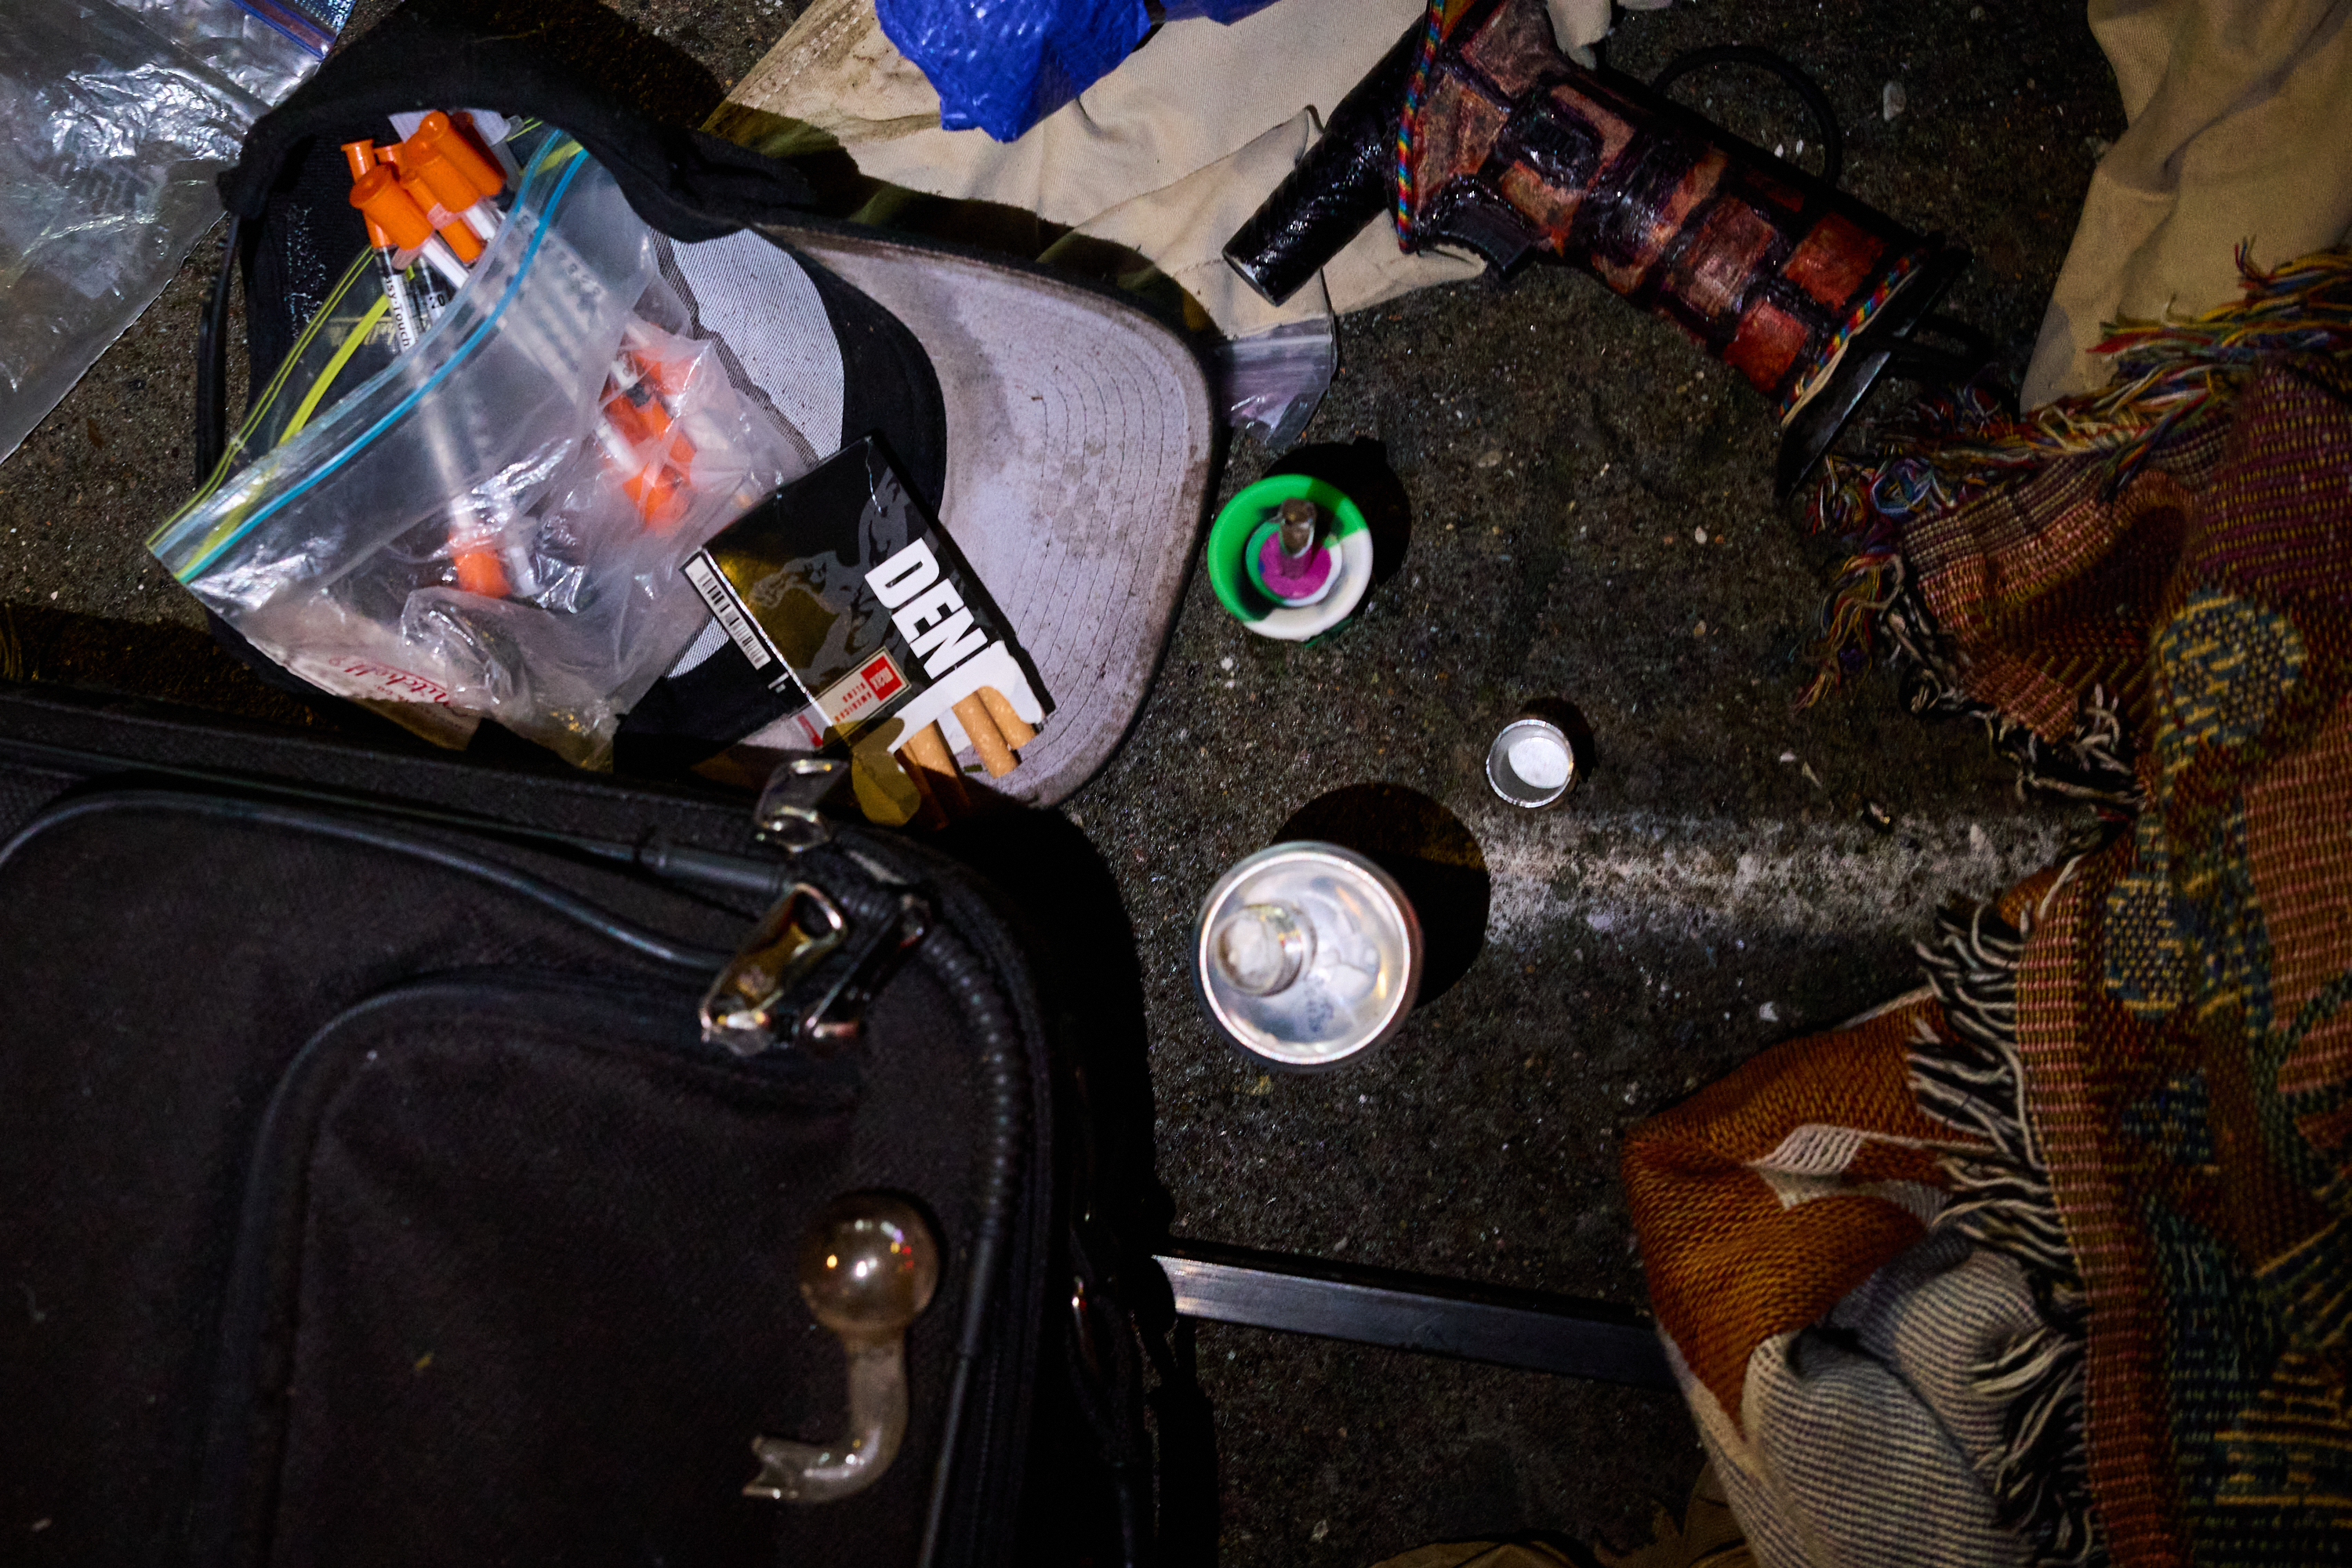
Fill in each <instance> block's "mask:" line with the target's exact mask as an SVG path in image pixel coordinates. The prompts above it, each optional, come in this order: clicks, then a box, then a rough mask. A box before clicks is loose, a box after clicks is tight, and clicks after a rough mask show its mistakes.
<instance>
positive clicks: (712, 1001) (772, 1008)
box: [701, 882, 849, 1057]
mask: <svg viewBox="0 0 2352 1568" xmlns="http://www.w3.org/2000/svg"><path fill="white" fill-rule="evenodd" d="M848 931H849V921H847V920H846V919H845V918H844V917H843V915H842V912H841V909H840V907H839V906H838V905H836V904H835V902H834V901H833V900H831V899H829V898H826V897H825V896H824V891H823V890H822V889H817V888H814V887H812V886H810V885H809V884H808V883H806V882H799V883H795V884H794V885H793V889H792V891H791V892H789V893H786V894H785V895H784V896H783V897H782V898H781V899H779V900H776V904H775V907H774V908H772V909H771V910H769V911H768V912H767V913H766V914H765V915H764V916H762V917H761V921H760V923H759V926H758V927H757V928H756V929H755V930H754V931H752V932H751V941H749V942H746V943H744V944H743V950H742V951H741V952H738V953H737V954H736V955H735V956H734V957H733V958H732V959H730V961H729V962H728V964H727V967H726V968H724V969H722V970H720V971H719V978H718V979H716V980H714V981H712V982H711V983H710V989H709V991H707V992H705V993H704V994H703V997H702V1008H701V1018H702V1037H703V1039H704V1040H705V1041H707V1042H709V1044H711V1045H718V1046H725V1047H727V1048H728V1049H729V1050H730V1051H733V1052H734V1053H735V1054H736V1055H737V1056H739V1057H752V1056H757V1055H759V1054H760V1053H761V1051H764V1050H767V1049H769V1048H771V1047H773V1046H775V1045H776V1044H777V1043H778V1041H779V1038H780V1037H790V1036H791V1035H793V1034H797V1033H798V1032H799V1031H798V1025H799V1020H797V1019H780V1018H779V1017H778V1016H777V1015H778V1009H779V1007H780V1006H781V1005H782V1002H783V999H784V997H785V995H786V994H787V993H789V992H791V991H792V990H793V987H794V986H796V985H797V984H799V983H800V982H801V981H803V980H804V979H806V978H807V977H808V975H809V974H810V973H812V972H814V970H815V968H816V966H817V965H818V964H820V963H824V961H825V959H826V958H827V957H829V956H830V955H831V954H832V952H833V951H834V949H835V948H837V947H839V946H840V945H841V942H842V938H843V937H845V935H847V934H848ZM780 1024H782V1025H784V1026H786V1027H784V1028H782V1029H780V1028H779V1025H780Z"/></svg>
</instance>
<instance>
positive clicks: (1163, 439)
mask: <svg viewBox="0 0 2352 1568" xmlns="http://www.w3.org/2000/svg"><path fill="white" fill-rule="evenodd" d="M436 106H438V107H449V106H465V107H469V108H470V107H474V106H481V107H484V108H488V109H490V110H496V111H498V112H499V113H500V114H504V115H508V116H517V115H522V116H530V117H534V118H537V119H541V120H543V121H546V122H548V123H551V124H555V125H559V126H561V127H562V129H563V130H564V131H565V132H568V133H570V134H571V135H572V136H573V137H575V138H577V139H578V140H579V141H580V142H581V143H582V144H583V147H585V148H586V150H587V151H588V153H590V155H591V156H593V157H595V158H597V159H598V160H599V161H600V162H601V163H604V166H605V167H606V168H607V169H608V170H609V171H610V172H611V173H612V174H613V175H614V179H615V181H616V183H617V184H619V185H620V187H621V190H622V192H623V194H624V195H625V196H626V197H627V198H628V200H629V203H630V205H631V206H632V207H633V208H634V209H635V211H636V213H637V215H638V216H640V217H643V218H644V219H645V220H646V222H647V223H648V224H649V225H650V226H652V227H653V228H655V229H656V231H658V232H659V233H660V234H661V235H663V236H664V237H666V242H665V244H664V247H663V252H664V254H663V261H662V270H663V273H664V276H665V277H666V279H667V280H668V281H669V282H670V284H671V285H672V287H673V288H674V289H676V290H677V293H678V295H679V296H680V298H681V299H682V300H685V301H686V303H687V305H688V309H689V310H690V311H691V312H692V315H693V317H694V322H695V326H696V328H697V329H698V333H699V334H700V335H705V336H708V337H709V338H711V339H713V340H714V341H716V342H719V344H720V345H721V351H722V358H723V360H724V362H725V363H727V366H728V369H729V372H730V377H732V378H733V379H734V380H735V381H736V383H737V384H738V386H739V387H740V388H742V389H745V390H746V391H748V392H750V393H751V394H753V395H755V396H756V397H757V398H758V399H760V400H762V401H764V402H765V403H766V404H767V405H768V406H769V407H770V408H771V409H772V411H773V412H774V413H775V414H776V415H777V416H779V417H780V418H781V419H782V421H783V422H784V423H786V424H788V425H790V426H792V427H793V429H794V430H796V431H798V432H799V434H800V435H801V436H802V437H803V438H804V439H805V440H807V442H808V443H809V444H810V446H811V447H813V448H814V450H816V451H817V452H818V453H819V454H823V453H825V452H829V451H832V450H834V449H836V448H837V447H841V446H843V445H845V444H846V443H848V442H851V441H855V440H857V439H859V438H860V437H864V436H866V435H868V434H875V433H879V434H880V435H881V436H883V437H884V438H885V441H886V443H887V445H888V447H890V448H891V450H892V451H893V452H894V454H895V455H896V456H897V458H898V461H899V464H900V466H901V468H902V469H903V470H904V473H905V477H906V479H907V480H908V484H909V486H910V488H911V489H914V490H915V491H916V493H917V494H918V495H919V496H920V497H921V499H923V500H925V501H927V502H928V503H929V504H930V505H931V507H932V508H933V509H934V510H936V512H937V513H938V515H939V517H940V521H941V523H942V524H943V525H944V526H945V528H946V529H947V531H949V533H950V535H952V536H953V538H954V539H955V541H956V543H957V544H958V546H959V547H960V548H961V551H962V552H963V553H964V555H965V557H966V559H967V560H968V561H969V562H970V563H971V566H972V568H973V570H974V571H975V572H976V573H977V574H978V575H979V577H980V578H981V580H982V583H983V584H986V585H987V587H988V590H989V592H990V594H991V595H992V597H993V598H994V599H995V601H996V602H997V605H999V607H1000V608H1001V609H1002V610H1003V612H1004V614H1005V615H1006V616H1007V618H1008V619H1009V620H1010V621H1011V623H1012V625H1013V630H1014V632H1015V635H1016V636H1017V637H1019V639H1020V641H1021V644H1022V646H1023V647H1024V651H1025V652H1026V654H1027V655H1028V658H1029V661H1030V664H1031V666H1032V667H1033V669H1034V673H1035V675H1036V677H1037V678H1038V679H1039V681H1040V683H1041V684H1042V685H1043V686H1044V688H1045V697H1046V699H1047V700H1048V702H1049V703H1050V705H1051V717H1050V719H1049V721H1048V722H1047V723H1046V724H1045V726H1044V727H1043V728H1042V729H1041V730H1040V731H1039V734H1038V736H1037V739H1036V740H1035V741H1034V742H1031V743H1030V744H1029V745H1027V746H1025V747H1024V749H1023V751H1022V753H1021V766H1019V767H1018V768H1016V769H1014V770H1013V773H1010V774H1008V775H1006V776H1005V777H1004V778H1003V779H1001V780H997V781H995V782H994V784H992V787H993V788H995V789H996V790H997V791H998V792H1000V793H1002V794H1005V795H1011V796H1013V797H1014V798H1016V799H1021V800H1024V801H1026V802H1029V803H1031V804H1034V805H1051V804H1054V803H1055V802H1057V801H1059V800H1061V799H1063V798H1065V797H1066V796H1067V795H1069V794H1071V793H1072V792H1073V791H1075V790H1076V789H1077V788H1078V787H1079V786H1080V785H1081V784H1084V783H1085V782H1086V781H1087V779H1088V778H1089V777H1091V776H1092V775H1093V774H1094V773H1096V772H1097V770H1098V769H1100V768H1101V766H1102V765H1103V764H1104V763H1105V762H1107V761H1108V759H1109V757H1110V755H1111V753H1112V752H1114V751H1115V750H1116V749H1117V747H1118V743H1119V741H1120V740H1121V738H1122V737H1123V736H1124V735H1125V733H1126V731H1127V730H1128V729H1129V727H1130V726H1131V725H1132V723H1133V722H1134V720H1135V718H1136V715H1137V713H1138V712H1139V710H1140V709H1141V706H1142V702H1143V699H1144V696H1145V694H1146V692H1147V691H1148V689H1149V688H1150V682H1151V679H1152V677H1153V675H1154V673H1155V671H1156V669H1157V668H1158V665H1159V661H1160V655H1161V652H1162V649H1163V648H1164V647H1165V645H1166V641H1167V637H1168V633H1169V629H1170V626H1171V621H1172V619H1173V617H1174V615H1175V612H1176V607H1177V604H1178V601H1179V599H1180V597H1181V593H1182V589H1183V586H1184V583H1185V580H1186V575H1187V570H1188V567H1189V564H1190V562H1191V559H1192V554H1193V552H1194V546H1195V542H1196V541H1197V539H1198V535H1199V530H1200V526H1201V522H1202V515H1203V511H1204V509H1205V505H1206V501H1207V499H1208V483H1209V471H1210V465H1211V460H1212V456H1213V442H1214V437H1215V432H1216V424H1215V420H1214V418H1213V412H1212V407H1211V403H1210V398H1209V394H1208V387H1207V384H1206V382H1205V380H1204V377H1203V375H1202V370H1201V367H1200V365H1199V363H1198V361H1197V359H1196V358H1195V356H1194V354H1193V353H1192V349H1191V348H1190V347H1189V346H1188V344H1187V343H1186V342H1185V340H1184V339H1183V337H1182V336H1181V334H1180V333H1179V332H1178V331H1175V330H1173V329H1171V327H1169V326H1167V325H1165V324H1163V323H1162V322H1161V321H1159V320H1158V319H1156V318H1155V317H1153V316H1152V315H1150V313H1148V312H1147V311H1145V310H1142V309H1141V308H1139V306H1138V305H1136V304H1135V303H1133V302H1132V301H1131V300H1129V299H1128V298H1126V297H1123V296H1120V295H1118V294H1117V293H1115V292H1113V291H1111V290H1109V289H1105V288H1102V287H1100V286H1099V285H1097V284H1095V283H1093V282H1091V281H1088V280H1086V279H1079V278H1076V277H1075V276H1071V275H1067V274H1063V273H1058V272H1055V271H1053V270H1051V269H1049V268H1041V267H1038V266H1035V265H1033V264H1029V263H1026V262H1022V261H1017V260H1013V259H1011V258H1005V257H1002V256H998V255H993V254H991V253H988V252H985V251H982V250H979V249H975V248H971V247H959V246H956V245H952V244H947V243H942V242H940V241H937V240H934V239H929V238H918V237H906V236H895V235H892V234H890V233H887V232H886V231H880V230H873V229H864V228H859V227H856V226H850V225H846V224H842V223H837V222H834V221H832V220H829V219H826V218H824V217H820V216H815V215H814V214H813V213H811V212H809V211H808V210H807V207H808V205H809V204H810V202H811V199H812V198H811V195H810V193H809V190H808V187H807V186H806V184H805V183H804V182H803V181H802V180H801V178H800V177H799V175H798V174H796V173H794V172H793V170H791V169H790V168H789V167H787V166H785V165H782V164H780V163H774V162H773V161H772V160H769V159H766V158H764V157H761V156H760V155H759V154H756V153H751V152H749V151H748V150H746V149H743V148H740V147H736V146H734V145H733V144H731V143H728V142H723V141H720V140H719V139H717V138H715V137H711V136H709V135H707V134H705V133H702V132H691V131H687V130H684V129H683V128H680V127H677V126H670V125H663V124H660V123H659V122H657V121H653V120H651V119H649V118H648V117H647V116H646V115H644V114H642V113H640V112H638V111H637V110H635V109H633V108H631V107H629V106H628V105H627V104H626V102H625V100H622V99H621V98H620V97H618V96H617V95H614V94H612V93H608V92H606V91H604V90H602V89H599V88H598V87H597V86H596V85H595V84H594V83H593V82H592V81H589V80H587V79H583V77H582V75H581V74H580V73H579V72H578V71H577V70H575V69H574V68H572V66H571V65H569V64H566V63H564V62H561V61H558V60H556V59H554V58H551V56H550V55H548V54H547V53H546V52H544V50H543V49H541V48H540V47H534V41H533V40H531V39H529V38H519V37H514V36H512V35H507V36H500V37H491V36H488V34H487V33H486V31H485V30H484V29H483V28H482V27H481V26H479V25H478V24H477V23H475V22H474V21H473V20H471V19H470V18H469V17H468V16H467V15H466V14H465V13H464V12H462V11H460V10H458V9H457V8H455V7H452V6H448V5H431V4H428V5H411V6H409V7H407V8H406V9H404V10H403V11H400V12H396V13H394V15H393V16H391V17H389V18H387V19H386V20H385V21H384V22H383V23H382V24H380V25H379V26H377V27H376V28H375V29H373V31H371V32H370V33H368V34H366V35H364V36H362V37H361V38H359V39H358V40H357V41H356V42H355V43H353V44H352V45H351V46H350V47H349V48H348V49H347V50H346V51H345V52H343V53H341V54H339V55H337V56H336V57H334V58H331V59H330V60H328V61H327V62H326V64H325V65H323V66H322V67H321V68H320V71H319V72H318V74H317V75H316V76H314V77H313V78H312V79H310V81H309V82H307V83H305V84H304V86H303V87H302V88H301V89H298V90H297V92H296V93H295V94H294V95H293V96H292V97H291V98H289V100H287V102H286V103H285V104H283V105H281V106H280V107H279V109H278V110H275V111H273V112H272V113H271V114H270V115H268V116H266V117H264V119H263V120H262V121H259V122H258V123H257V125H256V127H255V129H254V132H253V133H252V135H251V136H250V137H249V138H248V141H247V147H246V153H245V156H244V158H243V160H242V161H241V162H240V163H239V164H238V165H237V166H236V168H235V169H232V170H230V171H229V172H228V173H227V174H224V175H223V177H222V191H223V195H224V198H225V200H226V204H227V205H228V206H229V208H230V210H231V211H232V212H235V213H237V214H239V215H240V216H242V217H243V218H244V219H245V220H247V222H248V223H250V224H252V225H255V226H257V229H258V235H257V237H256V238H253V239H251V240H249V242H248V246H247V258H246V266H247V297H248V322H249V327H248V341H249V342H250V344H251V350H252V353H253V359H254V363H253V367H252V369H253V374H254V378H255V379H254V382H253V384H255V385H261V384H265V382H266V380H267V378H268V375H269V374H271V372H272V371H273V370H274V368H275V363H276V358H275V357H272V356H273V353H274V354H275V355H279V356H282V354H283V353H284V352H285V348H286V346H288V345H290V343H291V342H292V339H293V336H294V334H295V333H296V332H297V331H299V327H300V322H299V320H295V319H293V318H294V316H295V315H296V313H297V312H298V311H299V300H301V299H302V298H304V297H305V296H306V295H307V297H309V298H311V299H316V298H318V297H319V295H320V292H322V290H320V289H316V288H313V287H311V286H310V280H309V279H306V278H305V277H304V276H302V271H303V268H304V265H305V258H306V257H312V256H316V257H322V258H336V259H337V260H338V261H340V260H341V259H342V258H348V257H349V256H351V255H352V254H355V253H357V252H358V250H359V249H360V248H361V247H362V246H363V245H364V244H365V237H364V234H363V232H362V230H361V229H360V227H359V226H358V218H357V215H355V214H353V213H352V211H351V209H350V207H349V205H348V202H347V201H346V200H344V199H343V191H342V190H341V188H339V184H338V182H340V183H341V185H347V184H348V179H347V176H346V173H345V171H344V168H343V165H342V162H341V153H340V151H339V147H340V140H349V139H351V137H352V135H357V134H366V133H368V132H370V130H372V129H373V122H374V121H377V120H379V119H382V118H386V117H389V116H391V115H393V114H396V113H402V112H413V111H414V110H419V109H425V108H432V107H436ZM339 139H340V140H339ZM346 228H348V229H349V231H350V232H349V233H348V235H343V234H341V230H343V229H346ZM677 591H678V592H680V593H685V594H691V593H692V589H691V588H690V587H689V586H688V584H685V583H684V582H683V581H682V580H681V582H680V583H678V584H677ZM797 708H798V704H797V703H796V702H793V701H788V700H785V699H782V698H780V697H778V696H776V695H775V694H774V693H773V692H772V691H771V690H769V689H768V688H767V686H766V685H765V683H764V682H762V681H761V680H760V679H758V678H757V677H756V676H754V675H753V673H752V671H751V668H750V665H749V664H748V662H747V661H746V660H745V659H744V658H743V656H742V654H741V653H740V650H738V649H737V648H736V647H734V645H733V644H732V642H731V641H730V639H729V638H728V637H726V636H725V635H724V633H723V632H722V631H720V630H719V627H718V626H717V625H716V624H715V623H713V624H711V625H710V626H707V627H706V628H705V630H704V631H703V633H702V635H701V636H699V637H697V638H696V639H695V640H694V642H693V643H692V644H691V645H690V646H689V647H688V648H687V649H686V650H685V652H684V654H683V655H682V656H681V657H680V658H678V659H677V662H676V664H674V665H673V666H672V667H671V668H670V671H669V673H668V674H667V676H666V677H665V678H664V679H662V680H660V681H659V682H657V683H656V685H655V687H654V689H652V690H651V691H650V692H648V693H647V694H646V697H645V698H643V699H642V700H639V701H638V702H637V703H636V704H635V707H634V708H633V710H632V711H631V713H630V714H629V716H628V717H627V718H626V719H625V721H624V722H623V725H622V729H621V732H620V736H619V739H618V742H617V746H616V760H617V763H618V765H619V766H621V767H622V768H623V769H624V770H629V771H654V772H660V771H670V770H673V769H676V768H677V767H681V766H689V765H696V764H701V765H703V766H704V767H705V771H712V764H713V763H714V762H715V763H717V764H718V765H719V767H721V768H725V769H730V770H731V771H732V772H733V773H737V774H739V775H741V776H756V773H757V772H758V771H759V769H760V767H761V763H763V761H765V760H767V759H769V758H771V757H772V755H773V754H774V753H776V752H780V751H783V750H792V749H799V748H801V747H803V746H805V745H807V744H810V743H811V742H814V739H815V738H816V736H817V730H816V727H815V724H814V714H802V713H799V712H797V711H795V710H796V709H797Z"/></svg>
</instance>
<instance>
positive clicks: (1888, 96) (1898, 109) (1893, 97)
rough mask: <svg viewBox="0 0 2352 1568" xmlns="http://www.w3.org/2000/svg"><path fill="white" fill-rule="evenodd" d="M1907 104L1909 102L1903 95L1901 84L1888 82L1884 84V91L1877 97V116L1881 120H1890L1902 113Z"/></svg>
mask: <svg viewBox="0 0 2352 1568" xmlns="http://www.w3.org/2000/svg"><path fill="white" fill-rule="evenodd" d="M1908 103H1909V100H1907V99H1906V97H1905V96H1904V93H1903V84H1902V83H1901V82H1899V81H1890V82H1888V83H1887V84H1886V90H1885V91H1884V92H1882V93H1880V94H1879V95H1878V112H1879V115H1880V117H1881V118H1883V119H1886V120H1892V119H1894V118H1895V116H1896V115H1898V114H1900V113H1902V112H1903V110H1904V109H1905V108H1906V107H1907V105H1908Z"/></svg>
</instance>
